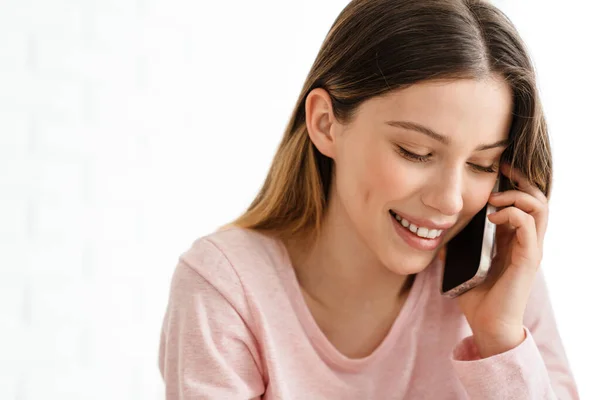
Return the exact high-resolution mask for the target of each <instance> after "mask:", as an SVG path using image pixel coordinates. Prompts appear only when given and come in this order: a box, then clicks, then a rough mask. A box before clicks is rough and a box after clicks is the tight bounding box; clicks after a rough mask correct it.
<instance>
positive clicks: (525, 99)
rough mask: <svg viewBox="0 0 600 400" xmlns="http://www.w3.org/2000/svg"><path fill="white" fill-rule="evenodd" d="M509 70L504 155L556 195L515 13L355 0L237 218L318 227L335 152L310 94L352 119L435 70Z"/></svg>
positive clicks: (458, 0)
mask: <svg viewBox="0 0 600 400" xmlns="http://www.w3.org/2000/svg"><path fill="white" fill-rule="evenodd" d="M492 74H495V75H499V76H501V77H502V78H503V79H504V80H505V82H507V84H508V85H510V87H511V89H512V93H513V110H512V112H513V121H512V125H511V128H510V132H509V139H510V145H509V147H508V148H507V149H506V150H505V151H504V153H503V154H502V161H506V162H508V163H509V164H510V165H511V166H513V167H515V168H518V169H520V170H521V171H523V172H524V174H525V176H526V178H528V179H529V181H530V182H532V183H533V184H535V185H536V186H537V187H538V188H539V189H540V190H541V191H542V192H543V193H544V194H545V195H546V196H548V197H549V195H550V187H551V181H552V156H551V152H550V142H549V137H548V130H547V126H546V120H545V117H544V114H543V111H542V106H541V103H540V98H539V94H538V91H537V88H536V79H535V73H534V68H533V64H532V62H531V59H530V57H529V55H528V52H527V50H526V47H525V44H524V43H523V41H522V39H521V38H520V36H519V34H518V32H517V30H516V29H515V27H514V26H513V24H512V22H511V21H510V20H509V18H508V17H507V16H506V15H505V14H504V13H502V12H501V11H500V10H499V9H498V8H496V7H495V6H493V5H491V4H490V3H488V2H486V1H484V0H353V1H351V2H350V3H349V4H348V5H347V6H346V7H345V8H344V9H343V10H342V12H341V13H340V15H339V16H338V17H337V19H336V20H335V22H334V23H333V26H332V27H331V29H330V30H329V33H328V34H327V36H326V38H325V40H324V42H323V44H322V46H321V48H320V51H319V53H318V55H317V57H316V59H315V61H314V63H313V65H312V67H311V69H310V72H309V73H308V76H307V78H306V81H305V83H304V86H303V88H302V91H301V93H300V95H299V97H298V100H297V102H296V105H295V108H294V110H293V113H292V115H291V118H290V120H289V122H288V124H287V127H286V129H285V132H284V134H283V138H282V140H281V142H280V144H279V147H278V149H277V151H276V153H275V156H274V159H273V162H272V164H271V167H270V170H269V172H268V175H267V177H266V180H265V182H264V184H263V186H262V188H261V189H260V191H259V192H258V194H257V196H256V198H255V199H254V201H253V202H252V203H251V205H250V206H249V208H248V209H247V210H246V211H245V212H244V213H243V214H242V215H241V216H240V217H239V218H237V219H236V220H235V221H233V222H232V223H231V224H229V225H235V226H238V227H242V228H248V229H255V230H260V231H265V232H268V233H270V234H273V235H275V236H278V237H281V238H283V237H290V236H293V235H295V234H296V233H303V234H306V233H308V234H317V235H318V233H319V232H320V228H321V225H322V221H323V216H324V213H325V210H326V206H327V200H328V193H329V189H330V185H331V180H332V172H333V165H332V164H333V161H332V160H331V159H330V158H329V157H326V156H324V155H323V154H321V153H320V152H319V151H318V150H317V148H316V147H315V146H314V144H313V143H312V141H311V140H310V138H309V135H308V132H307V128H306V123H305V119H306V114H305V102H306V97H307V95H308V94H309V93H310V92H311V91H312V90H313V89H315V88H323V89H325V90H326V91H327V92H328V94H329V96H330V98H331V101H332V104H333V112H334V115H335V117H336V118H337V119H338V121H340V122H341V123H348V122H350V121H352V118H353V116H354V115H355V112H356V110H357V108H358V107H359V106H360V104H361V103H362V102H364V101H366V100H368V99H370V98H373V97H375V96H380V95H384V94H386V93H387V92H390V91H393V90H397V89H401V88H406V87H408V86H409V85H412V84H415V83H418V82H422V81H427V80H434V79H444V80H447V79H484V78H486V77H489V76H490V75H492Z"/></svg>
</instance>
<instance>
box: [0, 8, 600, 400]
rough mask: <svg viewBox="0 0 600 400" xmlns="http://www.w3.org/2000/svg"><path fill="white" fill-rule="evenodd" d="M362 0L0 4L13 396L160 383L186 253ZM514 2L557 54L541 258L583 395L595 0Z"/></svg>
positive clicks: (259, 159)
mask: <svg viewBox="0 0 600 400" xmlns="http://www.w3.org/2000/svg"><path fill="white" fill-rule="evenodd" d="M346 3H347V1H342V0H328V1H327V2H323V1H319V0H310V1H309V0H302V1H282V0H278V1H267V0H260V1H259V0H255V1H246V0H238V1H228V2H217V1H215V2H197V1H184V0H177V1H175V0H170V1H166V0H80V1H75V0H53V1H42V0H2V2H0V398H2V399H20V400H29V399H42V398H44V399H115V400H116V399H152V398H160V393H161V390H162V382H161V381H160V376H159V373H158V369H157V350H158V349H157V346H158V339H159V332H160V324H161V322H162V316H163V313H164V310H165V306H166V301H167V294H168V284H169V280H170V277H171V273H172V271H173V268H174V266H175V263H176V261H177V257H178V256H179V254H180V253H181V252H183V251H184V250H185V249H187V247H188V246H189V245H190V244H191V242H192V241H193V240H194V239H195V238H197V237H198V236H200V235H203V234H206V233H209V232H210V231H212V230H213V229H215V228H216V227H217V226H218V225H220V224H222V223H224V222H228V221H229V220H230V219H232V218H233V217H235V216H236V215H238V214H239V213H240V212H241V211H242V210H243V209H244V208H245V207H246V206H247V205H248V204H249V202H250V201H251V200H252V198H253V196H254V195H255V193H256V191H257V190H258V188H259V187H260V185H261V183H262V181H263V179H264V176H265V174H266V172H267V168H268V166H269V163H270V161H271V157H272V155H273V154H274V151H275V148H276V146H277V144H278V141H279V139H280V136H281V133H282V131H283V129H284V126H285V124H286V122H287V119H288V118H289V115H290V113H291V110H292V107H293V105H294V103H295V101H296V97H297V95H298V92H299V90H300V88H301V85H302V82H303V80H304V78H305V76H306V74H307V72H308V69H309V67H310V65H311V63H312V61H313V59H314V57H315V56H316V53H317V51H318V49H319V46H320V44H321V42H322V40H323V39H324V37H325V34H326V33H327V30H328V29H329V27H330V25H331V24H332V22H333V20H334V19H335V17H336V16H337V14H338V13H339V12H340V11H341V10H342V8H343V7H344V5H345V4H346ZM498 4H500V5H501V6H502V7H503V8H504V9H505V10H506V11H507V12H508V13H509V15H510V16H511V17H512V18H513V20H514V21H515V23H516V24H517V26H518V27H519V28H520V29H521V31H522V34H523V36H524V37H525V39H526V41H527V42H528V44H529V45H530V47H531V50H532V53H533V54H534V59H535V61H536V65H537V68H538V71H539V75H540V86H541V90H542V96H543V100H544V105H545V109H546V112H547V114H548V119H549V122H550V127H551V134H552V139H553V146H554V154H555V164H556V180H555V189H554V194H553V200H552V203H551V217H550V225H549V228H548V233H547V239H546V249H545V253H544V255H545V264H544V266H543V268H544V269H545V270H546V276H547V280H548V284H549V286H550V290H551V294H552V297H553V300H554V307H555V312H556V314H557V318H558V321H559V324H560V329H561V332H562V334H563V339H564V342H565V346H566V348H567V351H568V353H569V357H570V360H571V363H572V368H573V370H574V372H575V374H576V378H577V379H578V384H579V386H580V390H581V394H582V398H586V399H591V398H600V390H599V389H598V387H597V385H595V381H594V379H596V377H595V376H594V375H593V372H594V371H597V367H592V361H593V356H595V357H600V345H599V344H598V340H597V338H598V337H600V328H599V326H598V317H597V315H598V310H597V309H595V308H594V307H593V306H592V304H595V305H596V306H597V305H598V304H599V303H600V301H599V300H598V297H597V296H596V293H597V287H598V282H597V281H598V279H599V278H600V274H599V272H598V269H599V267H600V261H598V255H597V238H598V234H597V232H596V227H597V226H598V225H600V218H599V216H598V215H599V213H598V212H597V211H596V209H595V207H594V205H595V204H596V203H597V197H595V196H594V195H595V194H597V193H598V191H597V190H596V189H595V187H594V186H593V185H592V182H597V181H598V178H597V175H598V172H599V168H598V166H597V162H598V148H599V146H600V139H599V134H600V131H599V128H598V123H597V121H596V120H597V116H598V108H599V107H598V106H599V105H600V104H599V102H598V97H597V96H598V93H599V92H600V80H599V78H598V68H599V67H598V65H599V59H598V52H597V49H596V50H594V49H593V48H594V46H596V47H597V40H598V38H599V36H600V30H599V28H598V24H597V22H596V21H595V20H594V21H593V20H592V18H593V17H594V12H593V11H594V10H592V8H593V7H595V4H594V3H592V2H585V3H584V2H577V1H571V2H569V3H568V5H565V3H564V2H560V5H559V2H542V0H536V1H524V0H513V1H501V2H500V1H499V2H498ZM592 37H593V38H592ZM594 74H595V75H594ZM594 313H595V315H596V317H590V315H593V314H594Z"/></svg>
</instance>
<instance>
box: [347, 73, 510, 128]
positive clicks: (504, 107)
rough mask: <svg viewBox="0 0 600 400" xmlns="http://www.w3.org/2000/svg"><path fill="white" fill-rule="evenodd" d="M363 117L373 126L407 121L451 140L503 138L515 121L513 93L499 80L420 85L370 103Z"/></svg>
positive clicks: (372, 100)
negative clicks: (390, 121)
mask: <svg viewBox="0 0 600 400" xmlns="http://www.w3.org/2000/svg"><path fill="white" fill-rule="evenodd" d="M360 114H361V117H364V118H365V119H367V120H369V123H371V124H379V123H381V124H385V121H389V120H404V121H412V122H417V123H421V124H424V125H427V126H428V127H430V128H432V129H434V130H435V131H437V132H439V133H441V134H443V135H447V136H450V137H457V138H461V137H467V138H468V137H470V136H477V137H479V138H481V137H489V138H499V137H500V136H502V135H505V136H507V134H508V130H509V128H510V124H511V121H512V91H511V88H510V86H509V85H508V84H507V83H506V82H504V81H503V80H501V79H498V78H487V79H485V80H471V79H463V80H453V81H427V82H420V83H417V84H414V85H412V86H409V87H407V88H404V89H399V90H396V91H393V92H389V93H387V94H385V95H384V96H379V97H376V98H373V99H370V100H369V101H367V102H365V103H363V105H362V106H361V113H360ZM359 118H360V117H359Z"/></svg>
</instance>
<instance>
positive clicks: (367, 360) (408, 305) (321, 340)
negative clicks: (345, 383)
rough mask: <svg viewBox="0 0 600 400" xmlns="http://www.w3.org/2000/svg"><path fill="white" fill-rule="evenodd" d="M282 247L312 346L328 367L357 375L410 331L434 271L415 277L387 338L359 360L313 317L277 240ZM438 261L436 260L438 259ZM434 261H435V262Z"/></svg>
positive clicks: (292, 292) (289, 288) (288, 277)
mask: <svg viewBox="0 0 600 400" xmlns="http://www.w3.org/2000/svg"><path fill="white" fill-rule="evenodd" d="M275 241H276V242H277V245H278V247H279V255H280V261H281V265H282V266H283V271H282V272H283V274H284V284H285V286H286V290H287V291H288V293H289V296H290V300H291V303H292V307H293V309H294V311H295V313H296V315H297V317H298V319H299V321H300V324H301V325H302V327H303V329H304V331H305V333H306V334H307V336H308V339H309V340H310V342H311V344H312V345H313V347H314V348H315V349H316V350H317V352H318V353H319V355H320V356H321V358H322V359H324V360H325V362H327V363H328V364H329V365H331V366H333V367H335V368H337V369H339V370H343V371H347V372H357V371H360V370H362V369H364V368H367V367H368V366H369V365H371V364H372V363H374V362H375V361H376V360H378V359H380V358H381V357H382V356H383V355H386V354H389V350H390V348H391V347H393V346H394V344H396V343H397V341H398V339H399V338H400V337H401V336H402V334H405V333H406V332H407V330H408V327H409V324H410V321H411V318H412V315H413V313H414V310H415V309H416V308H417V305H418V304H419V303H420V302H421V300H422V299H423V297H424V296H423V292H424V286H425V285H424V282H425V281H426V276H425V275H426V274H427V273H428V271H427V270H430V269H431V265H430V266H428V267H427V268H426V269H425V270H424V271H421V272H419V273H417V274H416V276H415V280H414V282H413V284H412V287H411V288H410V290H409V292H408V295H407V297H406V300H405V302H404V305H403V306H402V308H401V309H400V311H399V312H398V315H397V316H396V318H395V319H394V322H393V323H392V326H391V327H390V329H389V331H388V333H387V334H386V335H385V337H384V339H383V340H382V341H381V343H380V344H379V345H378V346H377V347H376V348H375V350H373V351H372V352H371V354H369V355H367V356H365V357H360V358H350V357H348V356H346V355H344V354H343V353H341V352H340V351H339V350H338V349H337V348H336V347H335V346H334V345H333V344H332V343H331V342H330V341H329V339H328V338H327V336H326V335H325V334H324V333H323V331H322V330H321V328H320V327H319V325H318V324H317V322H316V320H315V318H314V317H313V315H312V313H311V311H310V309H309V308H308V305H307V303H306V301H305V299H304V296H303V295H302V290H301V288H300V283H299V281H298V278H297V276H296V271H295V270H294V267H293V265H292V262H291V257H290V255H289V253H288V250H287V248H286V247H285V245H284V243H283V241H281V240H279V239H275ZM436 260H437V258H436ZM433 262H435V260H434V261H433Z"/></svg>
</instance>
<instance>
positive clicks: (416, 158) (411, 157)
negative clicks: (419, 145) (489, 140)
mask: <svg viewBox="0 0 600 400" xmlns="http://www.w3.org/2000/svg"><path fill="white" fill-rule="evenodd" d="M397 147H398V151H399V152H400V154H401V155H402V156H403V157H405V158H407V159H409V160H411V161H416V162H427V161H429V157H430V156H429V155H426V156H422V155H419V154H415V153H412V152H410V151H408V150H406V149H405V148H403V147H402V146H397ZM469 165H470V166H471V167H473V169H475V171H477V172H485V173H489V174H493V173H496V172H498V168H497V167H496V165H490V166H489V167H484V166H481V165H476V164H469Z"/></svg>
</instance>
